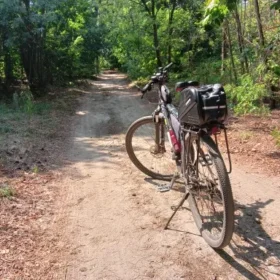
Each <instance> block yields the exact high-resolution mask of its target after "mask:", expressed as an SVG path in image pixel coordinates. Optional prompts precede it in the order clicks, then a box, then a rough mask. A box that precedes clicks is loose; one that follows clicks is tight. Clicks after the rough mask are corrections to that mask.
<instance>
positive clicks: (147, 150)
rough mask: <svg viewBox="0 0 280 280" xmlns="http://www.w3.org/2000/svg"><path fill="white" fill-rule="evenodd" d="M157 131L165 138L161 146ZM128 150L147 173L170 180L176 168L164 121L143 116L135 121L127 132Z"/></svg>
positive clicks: (137, 165)
mask: <svg viewBox="0 0 280 280" xmlns="http://www.w3.org/2000/svg"><path fill="white" fill-rule="evenodd" d="M156 131H159V137H160V139H164V141H163V143H164V144H163V145H161V146H160V147H159V146H158V145H157V143H156V140H155V138H156V133H157V132H156ZM126 150H127V153H128V155H129V157H130V159H131V161H132V162H133V163H134V165H135V166H136V167H137V168H138V169H139V170H141V171H142V172H143V173H145V174H146V175H148V176H150V177H152V178H155V179H162V180H169V179H170V178H171V177H172V175H173V174H174V171H175V169H176V165H175V162H174V161H173V160H172V152H171V147H170V144H169V143H168V139H167V133H166V129H165V125H164V123H163V121H162V122H161V123H160V124H155V123H154V121H153V118H152V117H151V116H149V117H143V118H141V119H139V120H137V121H136V122H134V123H133V124H132V125H131V126H130V128H129V129H128V131H127V134H126Z"/></svg>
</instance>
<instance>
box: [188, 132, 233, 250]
mask: <svg viewBox="0 0 280 280" xmlns="http://www.w3.org/2000/svg"><path fill="white" fill-rule="evenodd" d="M196 145H197V144H194V146H196ZM195 148H196V147H195ZM197 160H198V174H197V181H198V182H197V184H195V186H194V187H193V188H192V189H191V192H190V197H189V203H190V208H191V211H192V214H193V217H194V220H195V223H196V225H197V227H198V229H199V231H200V233H201V235H202V237H203V238H204V239H205V240H206V242H207V243H208V244H209V245H210V246H211V247H213V248H216V249H221V248H223V247H225V246H226V245H228V243H229V242H230V240H231V238H232V234H233V227H234V204H233V198H232V191H231V186H230V181H229V177H228V174H227V172H226V168H225V165H224V162H223V159H222V157H221V154H220V153H219V151H218V149H217V147H216V145H215V143H214V142H213V140H212V139H211V138H210V137H209V136H204V137H203V138H202V139H201V141H200V149H199V157H198V159H197Z"/></svg>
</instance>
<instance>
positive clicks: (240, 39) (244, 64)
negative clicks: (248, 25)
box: [234, 6, 249, 74]
mask: <svg viewBox="0 0 280 280" xmlns="http://www.w3.org/2000/svg"><path fill="white" fill-rule="evenodd" d="M234 18H235V22H236V27H237V37H238V46H239V52H240V55H241V70H242V73H243V74H244V73H248V72H249V67H248V59H247V55H246V54H245V53H244V39H243V34H242V27H241V22H240V17H239V13H238V8H237V6H235V10H234Z"/></svg>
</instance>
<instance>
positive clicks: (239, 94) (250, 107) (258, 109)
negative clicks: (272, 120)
mask: <svg viewBox="0 0 280 280" xmlns="http://www.w3.org/2000/svg"><path fill="white" fill-rule="evenodd" d="M225 90H226V92H227V96H228V98H229V103H231V104H230V105H231V106H232V107H233V110H234V112H235V113H236V114H238V115H245V114H267V113H268V108H267V107H266V106H265V105H264V103H263V99H264V97H267V96H268V91H267V89H266V88H265V85H264V84H260V83H255V82H254V81H253V79H252V77H250V76H249V75H243V76H242V77H241V79H240V81H239V85H238V86H235V85H231V84H229V85H226V86H225Z"/></svg>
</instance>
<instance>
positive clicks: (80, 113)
mask: <svg viewBox="0 0 280 280" xmlns="http://www.w3.org/2000/svg"><path fill="white" fill-rule="evenodd" d="M86 114H88V111H78V112H76V115H79V116H84V115H86Z"/></svg>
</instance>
